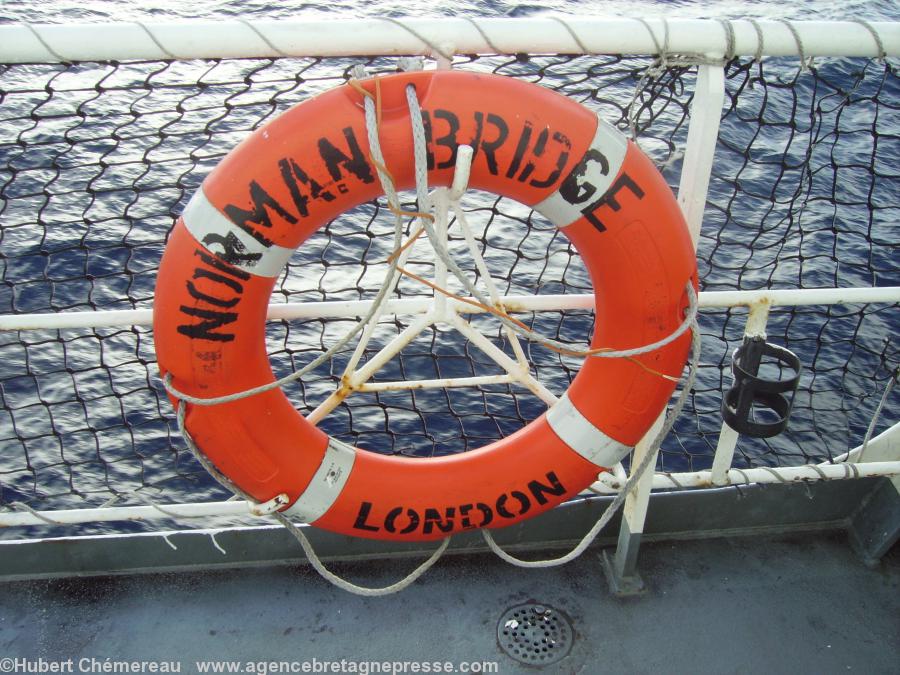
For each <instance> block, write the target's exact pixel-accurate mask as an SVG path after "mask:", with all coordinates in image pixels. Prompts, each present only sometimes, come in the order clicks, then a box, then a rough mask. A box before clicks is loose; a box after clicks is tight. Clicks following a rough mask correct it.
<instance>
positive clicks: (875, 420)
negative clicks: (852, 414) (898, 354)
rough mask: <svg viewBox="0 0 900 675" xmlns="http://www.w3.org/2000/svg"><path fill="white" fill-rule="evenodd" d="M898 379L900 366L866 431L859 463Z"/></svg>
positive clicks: (893, 375)
mask: <svg viewBox="0 0 900 675" xmlns="http://www.w3.org/2000/svg"><path fill="white" fill-rule="evenodd" d="M898 379H900V366H898V367H897V368H895V369H894V372H893V373H891V379H890V380H888V383H887V386H886V387H885V388H884V394H882V396H881V401H879V403H878V407H877V408H875V414H874V415H872V421H871V422H869V428H868V429H866V437H865V438H864V439H863V444H862V447H861V448H860V450H859V455H858V456H857V457H856V461H857V462H862V461H863V456H864V455H865V454H866V449H867V448H868V447H869V440H870V439H871V438H872V433H873V432H874V431H875V425H877V424H878V418H879V417H881V410H882V409H883V408H884V404H885V403H886V402H887V400H888V396H890V394H891V389H893V388H894V384H896V382H897V380H898Z"/></svg>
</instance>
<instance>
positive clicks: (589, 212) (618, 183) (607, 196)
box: [581, 171, 644, 232]
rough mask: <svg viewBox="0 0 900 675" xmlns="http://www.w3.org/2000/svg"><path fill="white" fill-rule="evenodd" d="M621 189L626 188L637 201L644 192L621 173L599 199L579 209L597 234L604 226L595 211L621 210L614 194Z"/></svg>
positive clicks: (624, 173)
mask: <svg viewBox="0 0 900 675" xmlns="http://www.w3.org/2000/svg"><path fill="white" fill-rule="evenodd" d="M623 188H628V190H629V192H631V193H632V194H633V195H634V196H635V197H637V198H638V199H643V198H644V190H643V189H642V188H641V186H640V185H638V184H637V183H635V182H634V179H632V178H631V176H629V175H628V173H626V172H624V171H623V172H622V175H621V176H619V177H618V178H616V180H615V182H614V183H613V184H612V185H611V186H610V188H609V190H607V191H606V193H604V195H603V196H602V197H600V199H598V200H597V201H595V202H593V203H592V204H590V205H589V206H587V207H585V208H583V209H581V213H582V215H583V216H584V217H585V218H586V219H587V221H588V222H589V223H590V224H591V225H593V226H594V227H595V228H597V231H598V232H605V231H606V226H605V225H604V224H603V221H601V220H600V218H598V217H597V214H596V211H597V210H598V209H599V208H600V207H602V206H608V207H609V208H610V209H611V210H612V211H618V210H619V209H621V208H622V206H621V204H619V202H618V200H617V199H616V194H618V192H619V190H622V189H623Z"/></svg>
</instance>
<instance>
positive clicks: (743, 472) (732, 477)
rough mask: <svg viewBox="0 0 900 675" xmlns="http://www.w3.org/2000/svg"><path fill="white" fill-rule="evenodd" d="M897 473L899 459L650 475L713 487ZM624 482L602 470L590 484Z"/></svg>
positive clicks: (617, 486)
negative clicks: (718, 478)
mask: <svg viewBox="0 0 900 675" xmlns="http://www.w3.org/2000/svg"><path fill="white" fill-rule="evenodd" d="M897 475H900V461H895V462H864V463H862V464H817V465H804V466H786V467H777V468H775V467H763V468H757V469H728V470H727V471H726V472H725V475H724V480H723V481H722V482H716V483H714V482H713V479H712V471H692V472H688V473H656V474H654V475H653V489H654V490H671V489H673V488H712V487H728V486H732V485H750V484H752V483H799V482H804V481H819V480H844V479H848V478H869V477H871V476H897ZM623 485H625V481H624V480H622V479H621V478H619V477H616V476H614V475H613V474H611V473H603V474H600V479H599V480H598V481H597V482H596V483H594V485H593V486H592V488H593V489H594V490H596V491H598V492H602V493H614V492H618V491H619V490H621V489H622V486H623Z"/></svg>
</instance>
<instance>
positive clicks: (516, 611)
mask: <svg viewBox="0 0 900 675" xmlns="http://www.w3.org/2000/svg"><path fill="white" fill-rule="evenodd" d="M574 635H575V631H574V630H572V624H571V623H570V622H569V619H568V618H566V616H564V615H563V613H562V612H560V611H559V610H558V609H554V608H553V607H548V606H547V605H539V604H537V603H535V602H529V603H526V604H524V605H516V606H515V607H510V608H509V609H508V610H506V612H504V613H503V616H501V617H500V622H499V623H498V624H497V641H498V642H499V643H500V647H501V648H502V649H503V651H505V652H506V653H507V654H509V655H510V656H511V657H512V658H514V659H515V660H516V661H519V662H521V663H527V664H528V665H533V666H540V665H545V664H548V663H556V662H557V661H559V660H561V659H562V658H564V657H565V656H566V655H567V654H568V653H569V651H570V650H571V649H572V640H573V638H574Z"/></svg>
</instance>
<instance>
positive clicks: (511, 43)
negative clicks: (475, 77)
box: [0, 15, 900, 63]
mask: <svg viewBox="0 0 900 675" xmlns="http://www.w3.org/2000/svg"><path fill="white" fill-rule="evenodd" d="M755 24H756V25H755V26H754V22H751V21H748V20H745V19H743V20H735V21H731V22H730V26H731V30H730V31H729V30H728V29H726V27H725V26H723V25H722V24H721V23H720V22H718V21H712V20H703V19H674V18H673V19H667V20H665V21H664V20H662V19H647V20H646V22H643V21H641V20H638V19H627V18H621V17H596V16H595V17H589V16H577V17H569V16H565V15H560V16H558V17H549V16H542V17H527V18H505V17H504V18H471V17H465V18H464V17H459V18H457V17H442V18H403V19H387V18H378V17H373V18H360V19H356V18H341V19H267V20H257V19H252V20H247V21H240V20H228V21H210V20H181V21H177V22H173V21H169V22H163V21H145V22H140V23H138V22H133V23H95V24H89V23H66V24H31V25H23V24H10V25H2V26H0V62H4V63H30V62H60V61H109V60H126V59H196V58H216V57H274V56H363V55H374V54H387V55H393V54H432V53H440V52H444V53H458V54H472V53H480V54H494V53H505V54H516V53H520V52H523V53H538V54H539V53H576V54H581V53H590V54H656V53H657V52H658V51H659V49H660V47H661V46H662V45H666V44H667V50H668V52H669V53H672V54H702V55H706V56H713V55H718V56H723V55H725V54H728V53H733V54H737V55H743V56H753V55H756V54H757V53H758V52H762V54H763V55H766V56H799V55H800V54H801V53H802V54H803V55H804V56H807V57H809V56H863V57H875V56H881V54H880V48H879V45H878V41H877V40H876V39H875V37H874V36H873V35H872V33H871V32H869V29H868V28H866V27H865V26H864V25H861V24H859V23H855V22H849V21H791V22H790V25H788V24H787V23H786V22H781V21H773V20H759V21H757V22H755ZM869 25H870V26H871V27H872V30H874V31H876V32H877V34H878V36H879V38H880V41H881V44H882V45H883V47H884V50H885V52H886V54H887V56H897V55H900V23H897V22H879V21H873V22H870V24H869ZM757 27H758V29H759V31H760V33H761V35H762V40H761V41H762V45H760V36H759V34H758V33H757ZM792 28H793V30H792ZM651 30H652V31H653V34H652V35H651V32H650V31H651ZM794 31H796V34H795V33H794ZM667 34H668V36H667V38H666V35H667ZM732 36H733V42H731V43H730V38H731V37H732ZM729 43H730V44H729Z"/></svg>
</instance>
